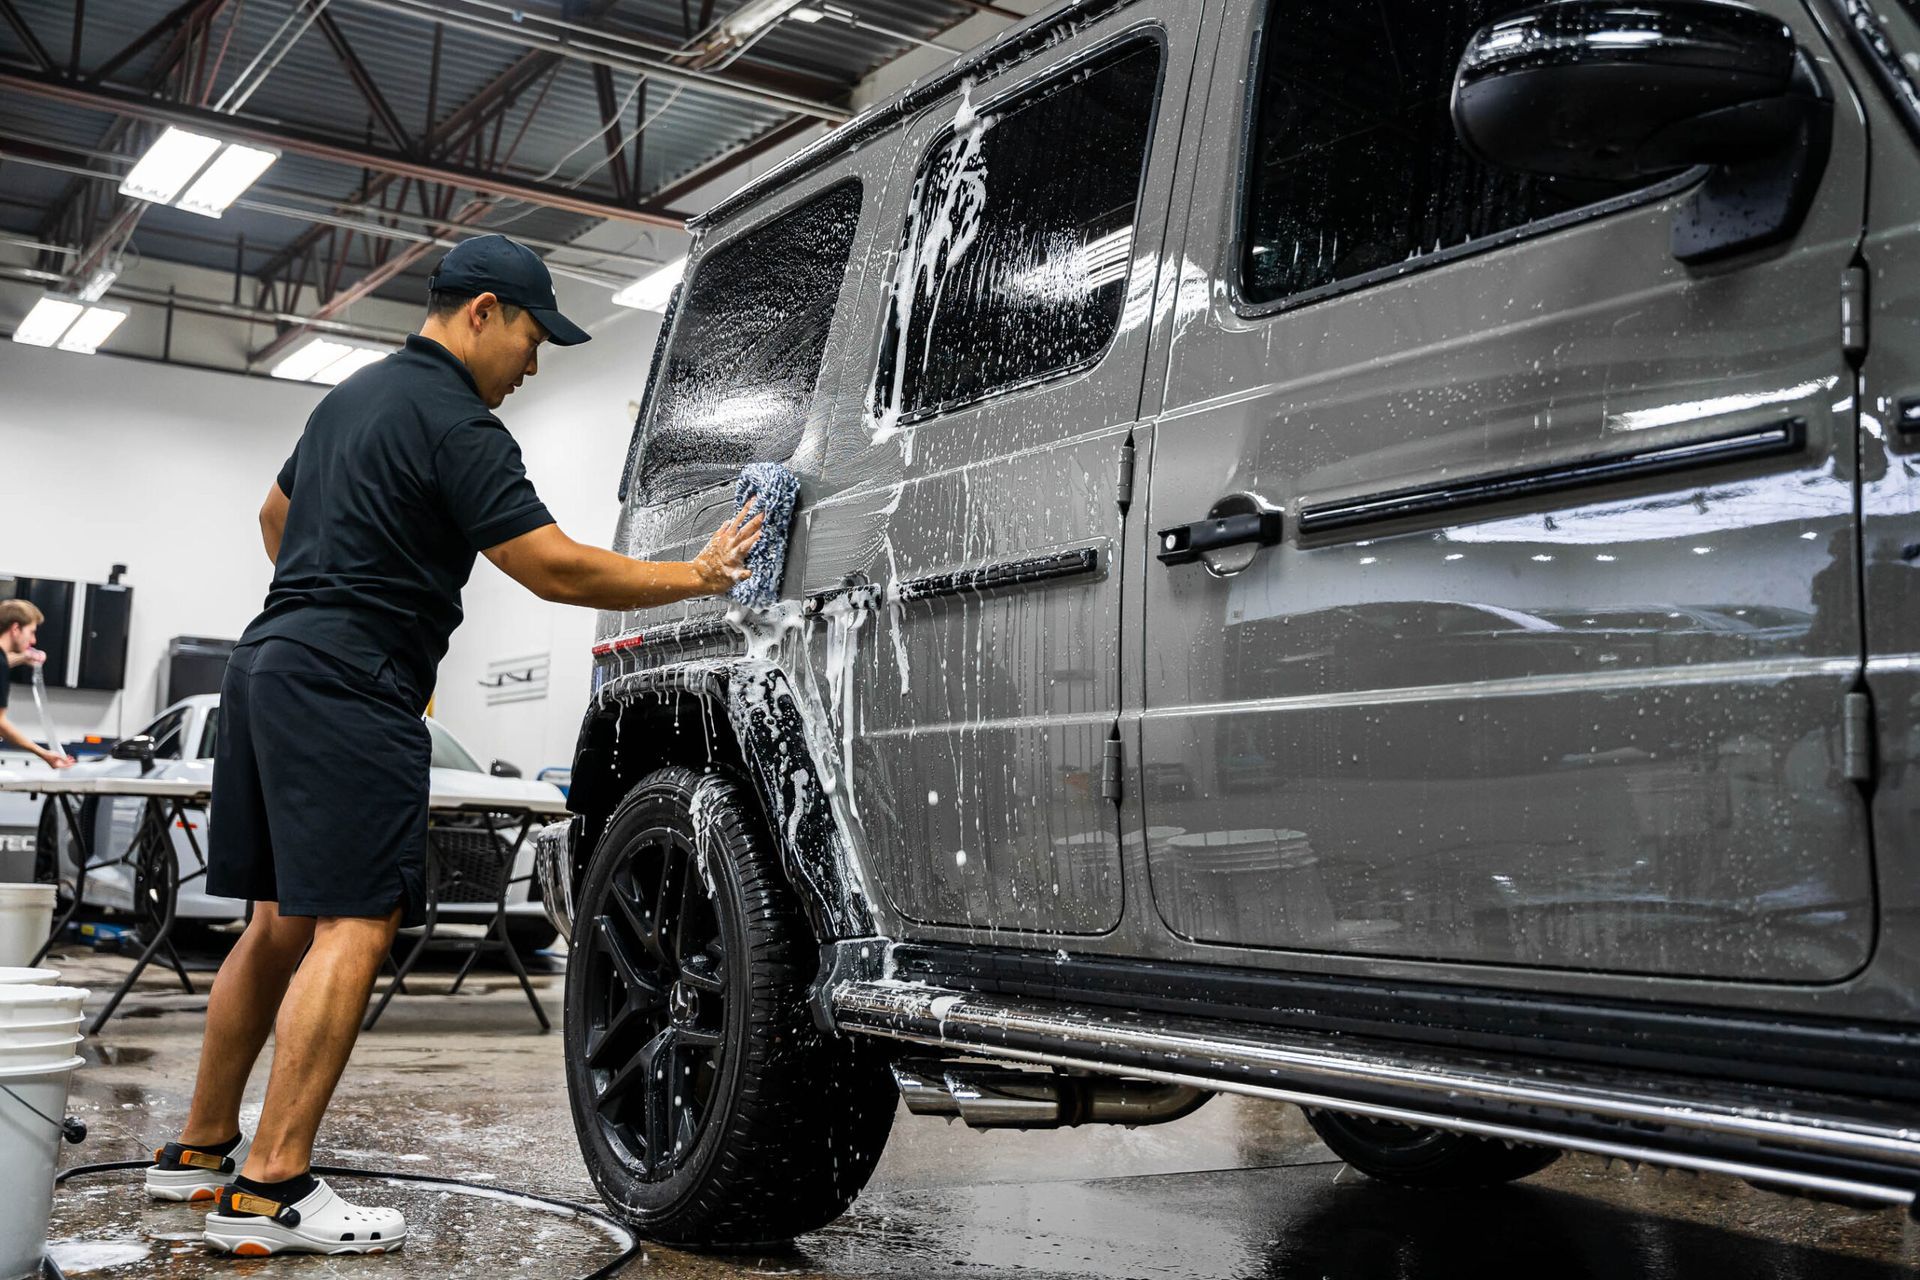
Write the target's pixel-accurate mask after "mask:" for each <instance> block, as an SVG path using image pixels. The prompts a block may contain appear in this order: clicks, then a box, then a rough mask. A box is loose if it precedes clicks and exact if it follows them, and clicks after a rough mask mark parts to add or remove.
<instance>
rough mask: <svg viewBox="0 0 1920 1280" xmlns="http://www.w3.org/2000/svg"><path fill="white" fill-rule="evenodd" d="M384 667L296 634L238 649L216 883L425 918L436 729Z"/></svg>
mask: <svg viewBox="0 0 1920 1280" xmlns="http://www.w3.org/2000/svg"><path fill="white" fill-rule="evenodd" d="M418 706H419V703H418V702H417V701H415V700H414V697H413V695H412V693H411V692H410V691H408V690H407V689H405V688H404V687H403V686H402V685H401V684H400V682H399V681H398V680H397V679H396V678H395V677H394V676H393V675H392V674H391V671H390V670H386V669H383V670H382V671H381V673H380V674H379V675H378V676H377V677H371V678H370V677H368V676H367V675H366V674H365V673H364V672H363V671H361V670H360V669H358V668H356V667H354V666H351V665H349V664H347V663H345V662H342V661H340V660H339V659H337V658H334V657H332V656H330V655H328V654H325V653H322V652H320V651H319V650H317V649H309V648H308V647H307V646H305V645H303V644H299V643H297V642H295V641H292V640H280V639H269V640H263V641H260V642H259V643H257V644H249V645H243V646H241V647H240V648H238V649H236V650H234V653H233V658H232V660H231V661H230V662H229V663H228V664H227V674H226V679H225V680H224V681H223V682H222V683H221V686H220V724H219V730H218V737H217V738H216V740H215V743H214V752H213V806H212V811H211V812H210V813H209V814H208V816H207V827H208V833H207V892H208V893H210V894H214V895H216V896H218V897H223V898H247V899H251V900H252V901H255V902H275V903H278V904H279V911H280V914H281V915H283V916H366V917H374V918H381V917H385V916H386V915H388V914H390V913H391V912H392V911H393V909H394V907H396V906H404V907H405V908H406V911H405V916H404V918H403V921H402V923H404V924H410V925H412V924H419V923H421V922H422V921H423V920H424V919H425V903H426V897H425V890H424V886H425V874H426V873H425V867H426V848H427V795H428V789H429V779H430V774H429V772H428V766H429V762H430V761H431V759H432V757H433V743H432V739H431V738H430V737H429V736H428V733H427V726H426V724H425V723H424V722H423V721H422V720H421V719H420V713H419V712H418V711H417V710H415V708H416V707H418Z"/></svg>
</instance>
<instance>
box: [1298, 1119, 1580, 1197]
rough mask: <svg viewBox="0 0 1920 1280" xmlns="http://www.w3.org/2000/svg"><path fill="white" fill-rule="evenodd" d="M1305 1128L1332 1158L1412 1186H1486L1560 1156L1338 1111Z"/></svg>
mask: <svg viewBox="0 0 1920 1280" xmlns="http://www.w3.org/2000/svg"><path fill="white" fill-rule="evenodd" d="M1307 1123H1309V1124H1311V1125H1312V1126H1313V1131H1314V1132H1315V1133H1317V1134H1319V1135H1320V1140H1321V1141H1322V1142H1324V1143H1326V1144H1327V1146H1328V1147H1330V1148H1332V1150H1333V1154H1335V1155H1337V1156H1339V1157H1340V1158H1341V1159H1342V1160H1344V1161H1346V1162H1347V1163H1348V1164H1350V1165H1352V1166H1353V1167H1354V1168H1356V1169H1358V1170H1359V1171H1360V1172H1362V1173H1364V1174H1366V1175H1367V1176H1368V1177H1370V1178H1376V1179H1378V1180H1380V1181H1381V1182H1393V1183H1398V1184H1400V1185H1401V1186H1408V1187H1486V1186H1493V1185H1496V1184H1498V1183H1502V1182H1512V1181H1514V1180H1515V1179H1518V1178H1524V1177H1527V1176H1528V1175H1530V1174H1535V1173H1538V1172H1540V1171H1541V1170H1542V1169H1544V1168H1546V1167H1547V1166H1548V1165H1550V1164H1552V1163H1553V1162H1554V1161H1556V1160H1558V1159H1559V1158H1560V1156H1561V1152H1560V1151H1559V1150H1557V1149H1556V1148H1553V1147H1532V1146H1524V1145H1519V1144H1515V1145H1513V1146H1508V1145H1507V1144H1506V1143H1504V1142H1500V1141H1496V1140H1495V1139H1492V1138H1481V1137H1476V1136H1475V1135H1473V1134H1470V1133H1454V1132H1452V1131H1450V1130H1447V1129H1433V1128H1428V1127H1426V1126H1424V1125H1411V1124H1397V1123H1394V1122H1393V1121H1389V1120H1371V1119H1368V1118H1366V1117H1363V1116H1350V1115H1342V1114H1341V1113H1339V1112H1337V1111H1309V1112H1307Z"/></svg>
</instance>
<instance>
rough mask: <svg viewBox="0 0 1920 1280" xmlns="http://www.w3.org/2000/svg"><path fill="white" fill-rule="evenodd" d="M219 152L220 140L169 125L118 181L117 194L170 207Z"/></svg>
mask: <svg viewBox="0 0 1920 1280" xmlns="http://www.w3.org/2000/svg"><path fill="white" fill-rule="evenodd" d="M219 149H220V139H218V138H209V137H208V136H207V135H206V134H204V133H195V132H193V131H192V130H191V129H182V128H180V127H178V126H177V125H169V126H168V127H167V130H166V132H165V133H162V134H161V135H160V136H159V137H158V138H156V139H155V140H154V143H153V145H152V146H151V147H148V148H147V154H145V155H144V156H141V157H140V163H138V164H136V165H134V166H133V169H132V170H131V171H130V172H129V173H128V174H127V176H126V177H125V178H123V179H121V182H120V194H121V195H123V196H133V197H134V198H135V199H138V200H150V201H152V202H154V203H155V204H169V203H171V202H172V201H173V198H174V197H175V196H177V195H179V194H180V192H181V191H183V190H184V189H185V188H186V186H187V184H188V183H189V182H192V181H193V177H194V175H195V174H197V173H199V172H200V170H201V169H202V168H204V167H205V166H206V163H207V161H208V160H210V159H212V158H213V153H214V152H216V151H218V150H219Z"/></svg>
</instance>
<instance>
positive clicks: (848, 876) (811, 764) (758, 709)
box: [569, 658, 874, 943]
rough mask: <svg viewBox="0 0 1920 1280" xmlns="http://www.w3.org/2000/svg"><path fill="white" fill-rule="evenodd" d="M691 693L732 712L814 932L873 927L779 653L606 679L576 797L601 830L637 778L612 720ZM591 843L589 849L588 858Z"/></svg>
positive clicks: (743, 758)
mask: <svg viewBox="0 0 1920 1280" xmlns="http://www.w3.org/2000/svg"><path fill="white" fill-rule="evenodd" d="M686 697H691V698H694V699H698V700H699V701H700V702H701V703H702V704H703V706H704V707H705V708H706V709H707V713H708V714H711V713H712V712H714V711H718V712H720V713H721V714H722V715H723V716H724V721H725V724H726V726H727V728H728V729H729V730H731V734H732V740H733V745H734V746H735V747H736V748H737V749H738V751H739V756H740V760H739V763H740V764H741V765H742V766H743V767H744V770H745V772H746V774H747V775H748V778H749V779H750V780H751V782H752V784H753V787H754V790H755V792H756V793H757V795H758V797H759V799H760V802H761V805H762V808H763V809H764V811H765V813H766V815H767V823H768V827H769V832H768V834H769V835H771V836H772V838H773V840H774V843H775V844H776V845H777V846H778V847H779V849H780V863H781V866H782V867H783V868H784V869H785V870H786V873H787V879H788V882H789V883H790V884H791V885H792V886H793V889H794V892H795V893H797V894H798V895H799V896H800V901H801V904H802V905H803V907H804V908H805V910H806V912H807V917H808V920H809V921H810V923H811V924H812V925H813V928H814V936H815V938H816V939H817V940H818V941H820V942H822V943H826V942H832V941H836V940H839V939H843V938H860V937H867V936H869V935H871V934H872V933H873V932H874V921H873V912H872V910H871V909H870V907H869V904H868V900H867V896H866V893H865V891H864V889H863V888H862V886H861V882H860V877H859V876H858V874H857V873H856V870H855V865H854V860H853V855H852V849H851V846H850V844H849V842H848V840H847V836H846V833H845V831H843V830H842V829H841V826H840V823H839V822H838V821H837V819H836V818H835V816H834V812H833V806H832V802H831V800H830V798H829V796H828V794H827V792H826V789H825V787H824V786H823V785H822V781H821V780H822V778H823V776H825V775H823V774H822V772H821V770H820V766H819V764H818V762H817V761H816V760H815V759H814V755H813V751H812V749H811V748H810V747H809V746H808V743H807V734H806V722H805V720H804V718H803V715H802V712H801V708H800V702H799V700H798V699H797V698H796V697H795V696H794V692H793V686H792V683H791V682H790V681H789V680H788V678H787V674H786V672H785V671H783V670H781V668H780V667H779V666H778V665H776V664H775V663H772V662H767V661H765V660H763V659H755V658H715V659H702V660H698V661H693V662H683V663H675V664H673V665H671V666H663V667H655V668H653V669H651V670H647V671H635V672H631V673H629V674H626V675H620V676H614V677H611V678H610V679H608V680H606V681H605V683H603V684H602V685H600V687H599V688H598V689H597V690H596V691H595V692H594V698H593V704H592V705H591V706H590V707H589V708H588V710H587V714H586V717H585V719H584V720H583V721H582V723H581V726H580V739H579V744H578V746H577V747H576V749H575V752H574V779H573V784H572V787H571V788H570V789H569V807H570V808H572V809H573V810H574V811H575V812H577V813H583V814H586V815H587V816H588V818H589V819H590V824H589V825H590V828H591V829H592V830H593V832H594V836H595V838H597V836H598V825H599V824H598V822H597V821H592V820H594V819H601V820H604V819H605V817H606V816H607V814H608V813H610V812H611V811H612V808H613V806H614V805H615V804H617V803H618V802H619V799H620V796H621V795H623V794H624V793H625V790H626V788H627V787H630V786H631V785H632V784H633V783H634V782H636V781H638V779H637V778H623V777H621V776H620V768H619V759H618V752H617V747H616V750H615V751H614V752H613V753H611V754H610V753H609V752H608V751H607V750H606V748H605V746H604V745H603V743H602V737H603V736H604V735H605V733H606V732H607V731H608V726H609V725H610V724H611V725H618V724H619V722H620V721H622V720H623V719H625V718H626V717H628V716H630V715H631V714H632V713H633V711H634V710H636V709H639V708H642V707H643V706H644V705H645V704H646V703H648V702H656V703H660V704H662V705H663V706H664V705H666V704H668V703H669V702H670V701H671V700H674V699H679V698H686ZM617 740H618V735H617V734H616V736H615V741H616V743H617ZM583 784H584V785H583ZM588 852H589V850H585V849H583V850H581V852H580V855H579V856H580V857H581V859H582V860H583V861H584V858H585V857H586V856H587V854H588ZM577 873H578V868H576V874H577Z"/></svg>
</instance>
